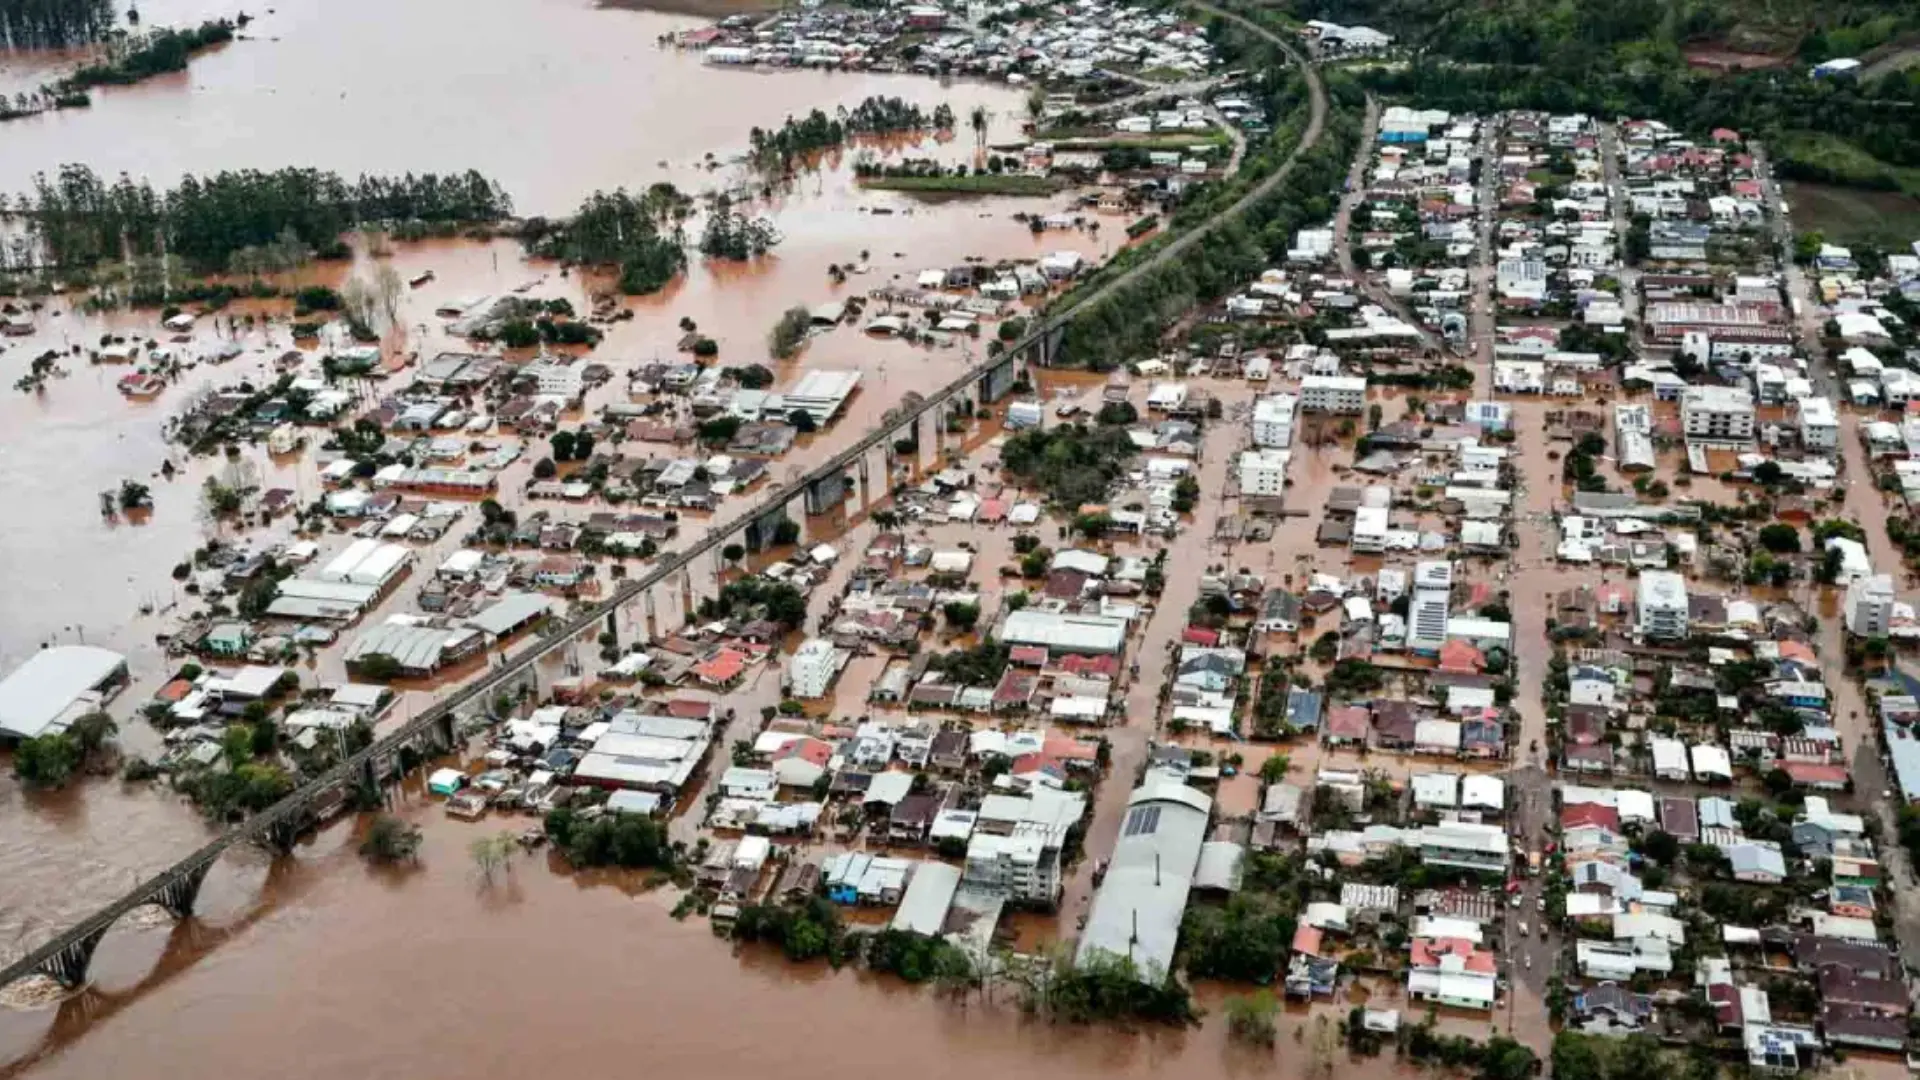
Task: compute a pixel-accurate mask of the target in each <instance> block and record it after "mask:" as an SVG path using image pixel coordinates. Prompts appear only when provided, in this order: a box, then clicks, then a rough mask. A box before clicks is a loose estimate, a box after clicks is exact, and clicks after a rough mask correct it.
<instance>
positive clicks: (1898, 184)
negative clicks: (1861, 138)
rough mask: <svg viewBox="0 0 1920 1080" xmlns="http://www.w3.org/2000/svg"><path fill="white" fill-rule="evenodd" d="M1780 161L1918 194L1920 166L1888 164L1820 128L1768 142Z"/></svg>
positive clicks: (1839, 178)
mask: <svg viewBox="0 0 1920 1080" xmlns="http://www.w3.org/2000/svg"><path fill="white" fill-rule="evenodd" d="M1769 145H1770V146H1771V147H1772V148H1773V151H1774V156H1775V157H1776V158H1778V159H1780V160H1782V161H1785V160H1789V159H1791V160H1795V161H1800V162H1804V163H1806V164H1808V165H1811V166H1814V167H1816V168H1819V169H1822V170H1825V172H1826V174H1827V175H1828V176H1830V177H1832V178H1833V179H1834V180H1836V181H1839V182H1841V183H1849V184H1859V185H1860V186H1862V187H1871V188H1886V189H1892V188H1898V189H1900V190H1901V191H1905V192H1906V193H1908V194H1909V195H1920V169H1905V168H1901V167H1900V166H1898V165H1889V164H1887V163H1886V162H1884V161H1881V160H1880V159H1879V158H1877V157H1874V156H1873V155H1872V154H1869V153H1867V152H1866V151H1865V150H1862V149H1860V148H1859V147H1858V146H1855V145H1854V144H1852V143H1850V142H1848V141H1846V140H1845V139H1841V138H1838V137H1836V136H1833V135H1828V134H1825V133H1822V132H1811V131H1796V132H1791V133H1788V134H1784V135H1781V136H1780V137H1779V138H1777V139H1775V140H1773V141H1772V143H1770V144H1769Z"/></svg>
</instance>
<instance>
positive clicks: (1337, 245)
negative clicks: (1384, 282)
mask: <svg viewBox="0 0 1920 1080" xmlns="http://www.w3.org/2000/svg"><path fill="white" fill-rule="evenodd" d="M1379 126H1380V103H1379V102H1378V101H1375V100H1374V98H1373V95H1372V94H1368V95H1367V116H1366V122H1365V125H1364V126H1363V127H1362V129H1361V134H1360V148H1359V149H1358V150H1355V151H1354V154H1353V167H1352V168H1350V169H1349V170H1347V190H1346V192H1345V193H1344V194H1343V195H1341V196H1340V209H1339V211H1338V212H1337V213H1336V214H1335V215H1334V218H1333V253H1334V257H1335V258H1336V259H1338V260H1339V264H1340V273H1341V275H1342V276H1344V277H1346V278H1347V279H1348V280H1350V281H1353V282H1355V283H1356V284H1358V285H1359V286H1360V291H1361V292H1362V293H1363V294H1365V296H1366V298H1367V299H1369V300H1371V301H1373V302H1374V303H1376V304H1378V305H1380V306H1381V307H1383V308H1385V309H1387V310H1388V311H1391V312H1393V313H1394V314H1395V315H1397V316H1399V317H1400V318H1401V319H1402V320H1404V321H1405V322H1406V323H1407V325H1409V326H1411V327H1413V328H1415V329H1416V330H1419V331H1420V344H1421V345H1422V346H1423V347H1425V348H1428V349H1437V348H1439V347H1440V342H1439V339H1438V338H1437V337H1435V336H1434V335H1433V334H1430V333H1428V332H1427V328H1426V327H1424V326H1422V325H1420V319H1419V317H1418V316H1416V315H1414V313H1413V311H1412V309H1410V308H1409V307H1407V305H1406V304H1404V303H1402V302H1401V301H1400V299H1399V298H1398V297H1396V296H1394V295H1393V294H1392V293H1389V292H1388V291H1387V290H1386V289H1385V288H1384V287H1383V286H1381V284H1380V282H1379V281H1378V280H1377V279H1375V278H1374V277H1372V276H1371V275H1368V274H1363V273H1362V272H1361V271H1360V270H1359V269H1358V268H1357V267H1355V266H1354V264H1353V239H1352V238H1353V215H1354V212H1355V211H1356V210H1358V209H1360V204H1361V203H1363V202H1365V201H1366V199H1367V166H1368V165H1371V164H1372V163H1373V139H1374V134H1375V133H1376V132H1377V131H1378V129H1379Z"/></svg>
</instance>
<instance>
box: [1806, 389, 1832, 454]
mask: <svg viewBox="0 0 1920 1080" xmlns="http://www.w3.org/2000/svg"><path fill="white" fill-rule="evenodd" d="M1796 412H1797V419H1798V420H1799V422H1800V445H1801V446H1803V447H1805V448H1807V449H1808V450H1813V451H1817V452H1819V453H1823V454H1824V453H1832V452H1833V451H1834V450H1837V449H1839V447H1840V420H1839V418H1838V417H1836V416H1835V415H1834V412H1833V402H1831V401H1828V400H1827V399H1826V398H1823V397H1809V398H1801V399H1800V403H1799V406H1798V408H1797V410H1796Z"/></svg>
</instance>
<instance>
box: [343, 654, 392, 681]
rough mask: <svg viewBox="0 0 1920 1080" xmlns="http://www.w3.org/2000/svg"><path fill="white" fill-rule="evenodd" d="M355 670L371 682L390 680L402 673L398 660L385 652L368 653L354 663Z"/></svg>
mask: <svg viewBox="0 0 1920 1080" xmlns="http://www.w3.org/2000/svg"><path fill="white" fill-rule="evenodd" d="M354 670H355V672H356V673H357V674H358V675H359V676H360V677H361V678H363V679H367V680H370V681H372V682H392V681H393V680H395V679H397V678H399V677H400V676H401V674H402V669H401V667H400V661H398V660H395V659H394V658H393V657H391V656H388V655H387V654H386V653H368V654H366V655H365V656H362V657H360V658H359V660H357V661H356V662H355V664H354Z"/></svg>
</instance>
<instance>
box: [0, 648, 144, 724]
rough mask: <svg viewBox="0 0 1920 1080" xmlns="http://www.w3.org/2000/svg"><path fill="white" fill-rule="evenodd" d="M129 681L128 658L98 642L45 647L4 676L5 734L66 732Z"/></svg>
mask: <svg viewBox="0 0 1920 1080" xmlns="http://www.w3.org/2000/svg"><path fill="white" fill-rule="evenodd" d="M126 681H127V658H126V657H124V656H121V655H120V654H119V653H117V652H114V651H113V650H111V649H102V648H99V647H97V646H93V645H59V646H56V647H54V648H51V649H42V650H40V651H39V652H37V653H34V654H33V655H32V656H31V657H28V658H27V662H26V663H24V664H21V665H20V666H19V667H17V668H15V669H14V671H13V674H11V675H8V676H7V677H6V679H5V680H0V739H6V740H11V739H32V738H38V737H39V736H41V735H46V734H50V733H57V732H61V731H65V730H66V729H67V725H68V724H69V723H71V722H73V721H74V720H76V719H78V718H79V717H81V716H83V715H85V714H86V713H88V712H91V711H92V710H94V709H97V708H99V707H100V706H101V705H102V704H104V703H105V702H106V701H107V700H109V699H110V698H111V697H112V696H113V694H114V692H115V691H117V690H118V689H119V688H120V687H121V686H122V685H125V683H126Z"/></svg>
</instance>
